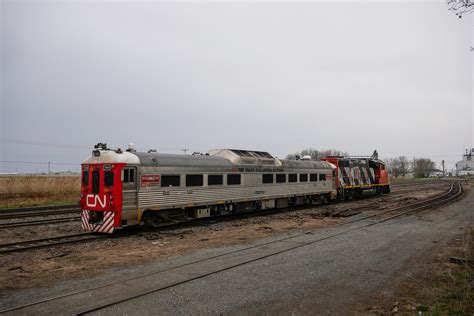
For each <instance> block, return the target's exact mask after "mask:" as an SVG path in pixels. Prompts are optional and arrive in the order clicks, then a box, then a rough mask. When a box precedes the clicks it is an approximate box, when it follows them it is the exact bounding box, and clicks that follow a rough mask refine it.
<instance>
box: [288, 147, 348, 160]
mask: <svg viewBox="0 0 474 316" xmlns="http://www.w3.org/2000/svg"><path fill="white" fill-rule="evenodd" d="M348 155H349V154H348V153H347V152H345V151H342V150H337V149H325V150H318V149H314V148H308V149H303V150H302V151H300V152H299V153H294V154H288V155H287V156H286V159H296V158H297V157H304V156H310V157H311V159H313V160H318V159H321V158H324V157H328V156H348Z"/></svg>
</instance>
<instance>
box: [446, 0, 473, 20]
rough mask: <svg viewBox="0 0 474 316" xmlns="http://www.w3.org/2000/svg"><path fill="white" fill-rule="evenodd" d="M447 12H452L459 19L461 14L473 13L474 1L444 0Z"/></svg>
mask: <svg viewBox="0 0 474 316" xmlns="http://www.w3.org/2000/svg"><path fill="white" fill-rule="evenodd" d="M446 3H447V4H448V10H450V11H452V12H454V13H455V14H456V15H457V16H458V17H459V18H462V16H463V14H466V13H471V12H472V11H474V0H446Z"/></svg>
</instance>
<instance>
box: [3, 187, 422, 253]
mask: <svg viewBox="0 0 474 316" xmlns="http://www.w3.org/2000/svg"><path fill="white" fill-rule="evenodd" d="M387 197H390V196H387ZM382 199H383V198H382ZM385 202H388V201H385ZM359 203H360V201H347V202H343V203H342V206H344V204H346V205H345V206H346V207H345V208H344V209H342V210H341V209H340V206H341V204H338V205H337V208H338V209H336V210H335V211H334V210H332V209H331V208H330V209H329V210H324V209H322V210H321V213H327V214H329V215H330V216H343V217H345V215H344V214H345V213H347V212H349V213H350V214H348V216H351V215H355V214H358V213H360V212H361V211H360V210H364V209H368V208H373V207H378V206H379V205H380V203H382V201H380V198H379V199H377V201H374V202H369V203H365V204H363V205H359ZM419 203H424V201H422V202H419ZM347 204H349V205H350V204H354V205H355V207H350V206H349V207H348V205H347ZM409 206H410V205H405V206H401V207H398V208H397V209H403V208H405V207H409ZM305 208H308V207H307V206H305V207H303V208H299V209H296V210H295V209H293V210H295V211H297V210H304V209H305ZM45 211H46V209H45ZM55 211H61V210H55ZM283 212H288V209H282V210H277V211H275V210H269V211H260V212H258V213H248V214H239V216H238V217H239V218H245V217H248V216H267V215H271V214H278V213H283ZM384 213H385V212H384ZM381 214H383V213H381ZM374 216H375V215H374ZM370 217H371V216H369V217H364V219H366V218H370ZM79 218H80V216H77V217H68V218H58V219H51V220H48V219H44V220H35V221H24V222H14V223H2V224H0V228H11V227H20V226H30V225H42V224H51V223H61V222H67V221H73V220H77V219H79ZM235 218H237V217H236V215H235V214H230V215H225V216H221V217H216V218H212V219H207V218H206V219H202V220H197V221H193V222H188V223H174V224H165V225H163V226H159V227H158V228H161V229H169V230H170V229H171V230H172V229H176V228H179V227H183V226H184V227H186V226H188V225H191V226H192V225H199V224H202V223H206V222H209V221H211V222H215V221H228V220H233V219H235ZM105 237H108V235H93V234H91V233H81V234H73V235H65V236H58V237H51V238H44V239H36V240H29V241H22V242H18V243H10V244H3V245H0V254H2V253H12V252H19V251H25V250H33V249H38V248H44V247H52V246H58V245H63V244H71V243H78V242H83V241H90V240H95V239H99V238H105Z"/></svg>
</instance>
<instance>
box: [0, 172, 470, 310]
mask: <svg viewBox="0 0 474 316" xmlns="http://www.w3.org/2000/svg"><path fill="white" fill-rule="evenodd" d="M462 193H463V188H462V185H461V183H460V182H459V181H454V182H453V183H452V184H451V186H450V188H449V190H448V191H447V192H445V193H443V194H440V195H438V196H436V197H434V198H431V199H428V200H424V201H421V202H416V203H412V204H408V205H404V206H400V207H394V208H390V209H387V210H385V211H383V212H378V213H376V214H373V215H368V216H364V217H360V218H357V219H353V220H350V221H346V222H344V223H340V224H337V225H334V226H333V227H342V229H341V230H339V231H338V230H336V231H335V232H334V233H332V234H330V235H328V236H324V237H317V238H316V239H314V240H311V241H307V242H296V241H295V242H294V243H291V244H288V245H289V246H287V247H286V248H285V249H283V250H281V249H280V250H278V247H276V249H275V250H274V251H272V252H268V251H265V248H266V246H268V245H271V244H275V243H279V242H282V241H291V240H292V239H295V238H296V237H299V236H302V235H315V234H314V233H313V232H304V233H299V234H295V235H291V236H287V237H283V238H280V239H276V240H272V241H269V242H266V243H262V244H258V245H252V246H249V247H245V248H241V249H238V250H233V251H229V252H226V253H222V254H219V255H214V256H210V257H207V258H202V259H199V260H195V261H192V262H189V263H185V264H182V265H178V266H174V267H170V268H167V269H163V270H160V271H156V272H152V273H148V274H144V275H140V276H138V277H133V278H129V279H126V280H121V281H118V282H114V283H110V284H106V285H102V286H98V287H93V288H89V289H86V290H81V291H76V292H72V293H67V294H63V295H60V296H56V297H51V298H47V299H44V300H40V301H36V302H32V303H29V304H25V305H22V306H16V307H13V308H10V309H6V310H3V311H0V313H6V312H14V313H22V312H28V311H34V310H35V307H37V306H36V305H39V304H45V306H48V304H55V306H59V305H60V304H61V300H63V302H68V304H71V302H82V301H84V300H85V301H86V302H87V303H88V304H89V306H88V307H84V309H82V310H80V311H79V312H75V314H76V315H84V314H88V313H92V312H96V311H100V310H101V309H103V308H106V307H110V306H113V305H116V304H119V303H122V302H125V301H128V300H131V299H135V298H138V297H141V296H144V295H147V294H150V293H155V292H159V291H162V290H165V289H169V288H172V287H176V286H178V285H180V284H183V283H187V282H191V281H193V280H197V279H201V278H204V277H206V276H210V275H213V274H217V273H220V272H223V271H226V270H230V269H233V268H236V267H239V266H243V265H246V264H249V263H251V262H255V261H259V260H262V259H265V258H268V257H271V256H277V255H279V254H281V253H284V252H288V251H291V250H294V249H297V248H301V247H305V246H308V245H311V244H315V243H318V242H321V241H324V240H327V239H330V238H334V237H336V236H340V235H343V234H347V233H349V232H352V231H356V230H360V229H363V228H365V227H368V226H372V225H377V224H380V223H383V222H386V221H389V220H393V219H395V218H399V217H401V216H404V215H409V214H411V213H415V212H418V211H421V210H424V209H428V208H432V207H437V206H439V205H442V204H446V203H450V202H452V201H454V200H455V199H457V198H459V197H460V196H461V195H462ZM355 222H360V223H361V225H358V226H356V227H352V228H348V229H343V227H344V226H345V225H347V224H350V223H355ZM259 248H262V249H260V250H259ZM248 250H251V251H252V252H254V253H255V252H256V255H254V256H251V257H247V258H245V259H243V260H236V261H232V260H228V261H229V262H231V263H230V264H228V265H222V264H217V265H214V268H211V269H208V270H207V271H206V270H200V269H199V267H200V265H201V264H203V263H206V262H210V261H216V262H221V260H224V258H227V259H229V258H234V257H235V256H234V255H236V254H237V255H238V254H239V253H244V252H245V251H248ZM244 257H245V256H244ZM193 266H194V267H193ZM179 269H182V270H185V271H197V272H196V273H195V274H191V276H189V274H186V273H183V274H182V278H181V279H179V280H176V281H174V282H171V283H169V284H165V285H163V284H162V285H159V284H155V283H153V282H152V283H151V284H149V286H148V287H143V288H142V290H141V291H135V292H126V291H123V287H124V286H128V285H130V283H131V282H134V281H138V282H144V280H151V279H153V278H158V279H161V277H160V274H163V273H166V272H171V271H175V272H176V271H179ZM201 271H202V272H201ZM183 272H184V271H183ZM178 274H179V273H178ZM179 275H181V274H179ZM186 275H188V276H186ZM121 289H122V290H121ZM114 290H115V291H118V293H121V295H118V296H117V295H114ZM125 292H126V293H125ZM100 293H102V295H103V296H101V298H102V301H94V302H91V301H90V300H89V299H88V298H90V297H94V296H95V295H99V294H100ZM108 293H111V294H110V295H107V294H108ZM115 293H117V292H115ZM79 306H82V305H81V304H79ZM28 308H30V309H28ZM22 310H23V311H22Z"/></svg>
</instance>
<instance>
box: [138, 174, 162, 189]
mask: <svg viewBox="0 0 474 316" xmlns="http://www.w3.org/2000/svg"><path fill="white" fill-rule="evenodd" d="M160 181H161V177H160V175H159V174H148V175H142V177H141V186H142V187H151V186H159V185H160Z"/></svg>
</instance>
